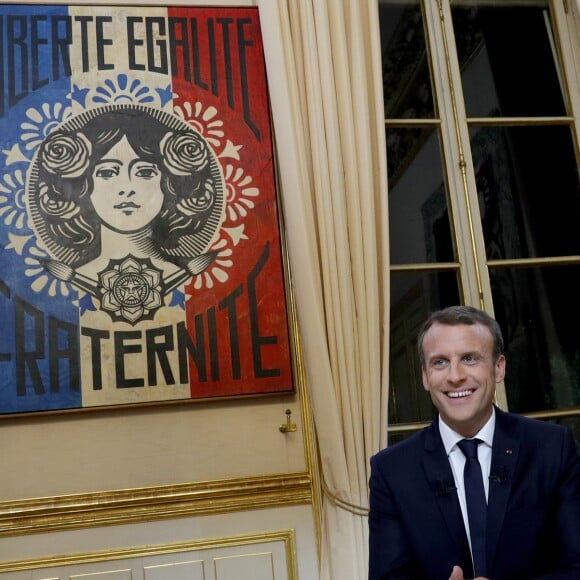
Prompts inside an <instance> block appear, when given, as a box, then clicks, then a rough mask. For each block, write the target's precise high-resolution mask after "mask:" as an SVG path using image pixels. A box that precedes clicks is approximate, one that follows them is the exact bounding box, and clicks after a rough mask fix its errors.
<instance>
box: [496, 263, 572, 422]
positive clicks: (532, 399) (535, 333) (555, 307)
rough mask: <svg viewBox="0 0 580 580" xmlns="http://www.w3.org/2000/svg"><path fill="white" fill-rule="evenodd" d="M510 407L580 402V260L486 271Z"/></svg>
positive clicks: (524, 408)
mask: <svg viewBox="0 0 580 580" xmlns="http://www.w3.org/2000/svg"><path fill="white" fill-rule="evenodd" d="M490 279H491V286H492V295H493V304H494V310H495V315H496V319H497V321H498V322H499V324H500V326H501V328H502V330H503V333H504V338H505V342H506V353H507V370H506V379H505V386H506V393H507V398H508V404H509V408H510V410H511V411H516V412H532V411H545V410H552V409H566V408H572V407H578V406H580V333H579V332H578V321H579V320H580V302H579V301H578V293H579V286H578V282H576V281H577V280H580V265H577V266H551V267H544V268H522V269H518V270H514V269H494V270H491V271H490Z"/></svg>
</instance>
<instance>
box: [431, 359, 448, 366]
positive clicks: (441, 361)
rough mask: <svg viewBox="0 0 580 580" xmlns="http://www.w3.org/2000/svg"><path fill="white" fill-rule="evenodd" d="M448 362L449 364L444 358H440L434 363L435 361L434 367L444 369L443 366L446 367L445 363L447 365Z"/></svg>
mask: <svg viewBox="0 0 580 580" xmlns="http://www.w3.org/2000/svg"><path fill="white" fill-rule="evenodd" d="M446 362H447V361H445V360H444V359H442V358H438V359H437V360H434V361H433V366H434V367H443V366H445V363H446Z"/></svg>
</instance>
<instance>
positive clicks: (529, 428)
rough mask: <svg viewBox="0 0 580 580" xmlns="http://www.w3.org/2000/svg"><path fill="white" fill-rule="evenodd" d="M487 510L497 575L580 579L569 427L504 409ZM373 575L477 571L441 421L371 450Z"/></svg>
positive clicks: (443, 576)
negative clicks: (374, 450)
mask: <svg viewBox="0 0 580 580" xmlns="http://www.w3.org/2000/svg"><path fill="white" fill-rule="evenodd" d="M487 509H488V516H487V568H488V576H489V577H490V578H493V579H498V580H500V579H502V580H503V579H509V580H530V579H531V578H540V577H541V578H546V579H547V578H550V579H554V580H555V579H564V578H570V579H572V578H574V579H576V580H579V579H580V456H579V455H578V451H577V449H576V447H575V444H574V440H573V437H572V434H571V432H570V431H569V430H568V429H566V428H564V427H561V426H558V425H554V424H550V423H544V422H542V421H536V420H533V419H528V418H525V417H521V416H518V415H513V414H510V413H504V412H502V411H500V410H499V409H496V424H495V432H494V438H493V449H492V460H491V470H490V484H489V497H488V508H487ZM369 532H370V543H369V549H370V559H369V579H370V580H379V579H380V580H384V579H433V580H448V578H449V575H450V574H451V570H452V568H453V566H454V565H455V564H458V565H460V566H461V567H462V568H463V571H464V574H465V578H471V577H472V576H473V568H472V564H471V556H470V553H469V545H468V541H467V535H466V533H465V528H464V525H463V520H462V516H461V508H460V507H459V500H458V498H457V492H456V490H455V485H454V481H453V473H452V471H451V466H450V465H449V460H448V458H447V455H446V453H445V449H444V447H443V442H442V441H441V436H440V434H439V426H438V421H437V420H435V421H434V422H433V423H432V424H431V425H430V426H429V427H427V428H426V429H423V430H422V431H421V432H419V433H417V434H415V435H413V436H411V437H410V438H409V439H407V440H405V441H402V442H401V443H398V444H396V445H394V446H393V447H388V448H387V449H384V450H383V451H381V452H379V453H377V454H376V455H375V456H374V457H372V459H371V477H370V514H369Z"/></svg>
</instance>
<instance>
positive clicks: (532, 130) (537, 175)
mask: <svg viewBox="0 0 580 580" xmlns="http://www.w3.org/2000/svg"><path fill="white" fill-rule="evenodd" d="M470 139H471V149H472V155H473V164H474V170H475V175H476V183H477V191H478V196H479V204H480V208H481V219H482V224H483V234H484V238H485V245H486V251H487V258H488V259H490V260H491V259H504V258H505V259H517V258H535V257H550V256H570V255H574V256H575V255H580V235H578V224H579V223H580V189H579V183H578V171H577V168H576V159H575V156H574V145H573V142H572V136H571V132H570V129H569V128H568V127H567V126H538V125H536V126H533V127H532V126H527V127H503V128H501V127H474V128H472V129H471V131H470Z"/></svg>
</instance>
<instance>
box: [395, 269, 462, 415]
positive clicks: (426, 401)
mask: <svg viewBox="0 0 580 580" xmlns="http://www.w3.org/2000/svg"><path fill="white" fill-rule="evenodd" d="M390 290H391V334H390V336H391V343H390V348H391V351H390V355H391V356H390V380H389V423H408V422H416V421H428V420H431V418H432V417H433V416H434V415H433V413H434V407H433V405H432V403H431V399H430V398H429V396H428V395H427V393H426V392H425V391H424V389H423V384H422V380H421V368H420V365H419V357H418V354H417V331H418V328H419V326H420V325H421V324H422V323H423V322H424V320H425V319H426V318H427V316H428V315H429V313H430V312H432V311H433V310H438V309H439V308H443V307H445V306H451V305H453V304H459V303H460V299H459V285H458V279H457V273H456V272H454V271H453V272H451V271H450V272H447V271H446V272H393V273H392V274H391V288H390Z"/></svg>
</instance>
